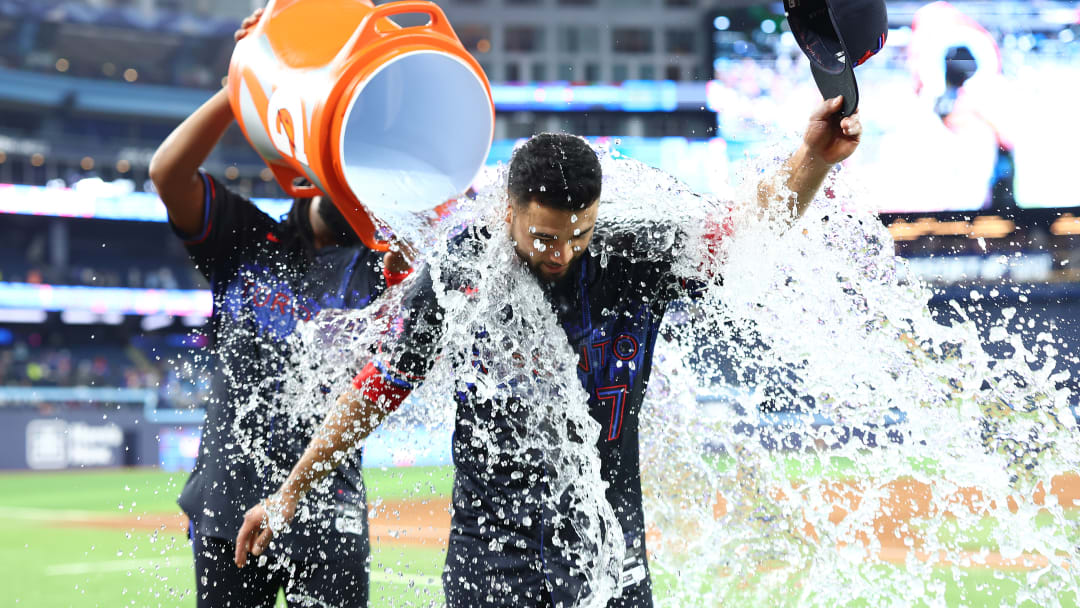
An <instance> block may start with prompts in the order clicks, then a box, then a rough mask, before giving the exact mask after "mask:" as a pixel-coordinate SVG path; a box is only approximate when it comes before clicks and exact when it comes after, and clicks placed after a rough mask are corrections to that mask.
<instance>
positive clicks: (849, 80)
mask: <svg viewBox="0 0 1080 608" xmlns="http://www.w3.org/2000/svg"><path fill="white" fill-rule="evenodd" d="M810 72H811V73H812V74H813V75H814V82H816V83H817V86H818V90H819V91H821V96H822V97H824V98H825V99H832V98H833V97H836V96H837V95H843V96H844V107H843V108H841V109H840V115H841V116H851V115H852V114H854V113H855V110H857V109H858V108H859V87H858V85H857V84H856V83H855V70H854V69H852V67H851V66H850V65H847V66H845V67H844V69H843V70H841V71H840V72H839V73H836V74H832V73H830V72H826V71H825V70H823V69H821V68H819V67H817V65H815V64H814V62H813V61H811V62H810Z"/></svg>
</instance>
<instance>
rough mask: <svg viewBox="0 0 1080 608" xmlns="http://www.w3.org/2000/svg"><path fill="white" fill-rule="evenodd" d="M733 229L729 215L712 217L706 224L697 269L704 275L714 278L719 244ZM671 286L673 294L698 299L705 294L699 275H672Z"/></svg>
mask: <svg viewBox="0 0 1080 608" xmlns="http://www.w3.org/2000/svg"><path fill="white" fill-rule="evenodd" d="M733 229H734V224H733V222H732V218H731V216H730V215H729V216H726V217H724V218H722V219H712V220H710V221H709V222H708V223H707V224H706V225H705V229H704V231H703V232H702V233H701V239H702V241H703V243H702V245H703V246H704V247H703V249H702V254H703V255H701V256H700V257H701V258H702V259H701V260H700V262H699V264H700V266H699V270H700V271H701V274H703V275H704V276H705V277H709V278H716V277H717V275H718V274H719V273H718V269H717V268H716V265H717V263H718V262H717V260H719V258H720V245H721V243H723V241H724V239H726V238H728V237H730V236H731V234H732V231H733ZM672 287H673V288H674V290H675V293H674V296H675V297H679V296H685V297H689V298H690V299H695V300H696V299H698V298H701V297H702V296H704V294H705V288H706V284H705V280H704V279H703V278H701V277H700V276H699V277H694V278H691V277H682V276H673V277H672Z"/></svg>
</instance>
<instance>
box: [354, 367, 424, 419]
mask: <svg viewBox="0 0 1080 608" xmlns="http://www.w3.org/2000/svg"><path fill="white" fill-rule="evenodd" d="M352 384H353V386H354V387H356V390H358V391H360V394H361V395H363V396H364V398H365V399H367V400H368V401H371V402H372V403H375V404H377V405H381V406H382V407H384V408H386V411H388V412H393V411H394V410H396V409H398V408H399V407H401V402H403V401H405V398H406V397H408V396H409V393H410V391H409V389H407V388H404V387H401V386H397V385H395V384H394V383H393V382H391V381H389V380H387V379H386V378H385V377H384V376H383V374H382V372H381V371H379V368H378V366H376V365H375V363H374V362H372V363H368V364H367V365H365V366H364V369H362V370H361V371H360V373H359V374H356V377H355V378H353V381H352Z"/></svg>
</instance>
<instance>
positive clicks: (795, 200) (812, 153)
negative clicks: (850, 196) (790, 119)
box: [758, 96, 862, 217]
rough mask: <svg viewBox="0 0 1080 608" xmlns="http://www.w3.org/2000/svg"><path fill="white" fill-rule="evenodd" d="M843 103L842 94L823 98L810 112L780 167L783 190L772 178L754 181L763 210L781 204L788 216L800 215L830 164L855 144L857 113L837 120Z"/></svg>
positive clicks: (859, 133)
mask: <svg viewBox="0 0 1080 608" xmlns="http://www.w3.org/2000/svg"><path fill="white" fill-rule="evenodd" d="M843 103H844V98H843V97H842V96H841V97H834V98H832V99H828V100H825V101H824V102H822V104H821V105H820V106H818V108H817V109H816V110H814V112H813V114H811V115H810V124H809V125H807V127H806V132H805V134H804V135H803V141H802V144H800V145H799V148H798V150H796V151H795V153H794V154H792V155H791V157H790V158H788V160H787V162H785V163H784V167H783V168H782V169H781V176H786V179H784V186H785V187H786V189H780V188H777V187H776V181H775V180H773V179H769V178H766V179H763V180H762V181H761V183H759V184H758V204H759V205H760V206H761V207H762V208H763V209H770V208H773V207H775V206H776V205H784V206H785V207H786V209H787V211H788V212H789V213H790V214H791V216H792V217H799V216H801V215H802V214H803V213H804V212H805V211H806V208H807V207H809V206H810V201H812V200H814V197H815V196H817V192H818V190H819V189H821V184H822V183H823V182H824V181H825V176H827V175H828V174H829V171H830V170H832V168H833V166H834V165H835V164H836V163H838V162H841V161H843V160H845V159H847V158H848V157H849V156H851V155H852V154H853V153H854V152H855V149H856V148H858V147H859V141H860V138H861V137H862V124H861V123H860V122H859V113H858V112H857V111H856V112H855V113H854V114H852V115H851V116H848V117H847V118H843V119H841V117H840V115H839V112H840V109H841V108H842V107H843Z"/></svg>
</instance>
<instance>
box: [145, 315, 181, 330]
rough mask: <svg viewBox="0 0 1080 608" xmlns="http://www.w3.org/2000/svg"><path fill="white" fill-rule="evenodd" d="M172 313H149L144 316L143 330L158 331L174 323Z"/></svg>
mask: <svg viewBox="0 0 1080 608" xmlns="http://www.w3.org/2000/svg"><path fill="white" fill-rule="evenodd" d="M172 322H173V318H172V315H148V316H145V317H143V318H142V321H141V322H140V325H141V326H142V329H143V331H157V330H159V329H163V328H166V327H168V326H170V325H172Z"/></svg>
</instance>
